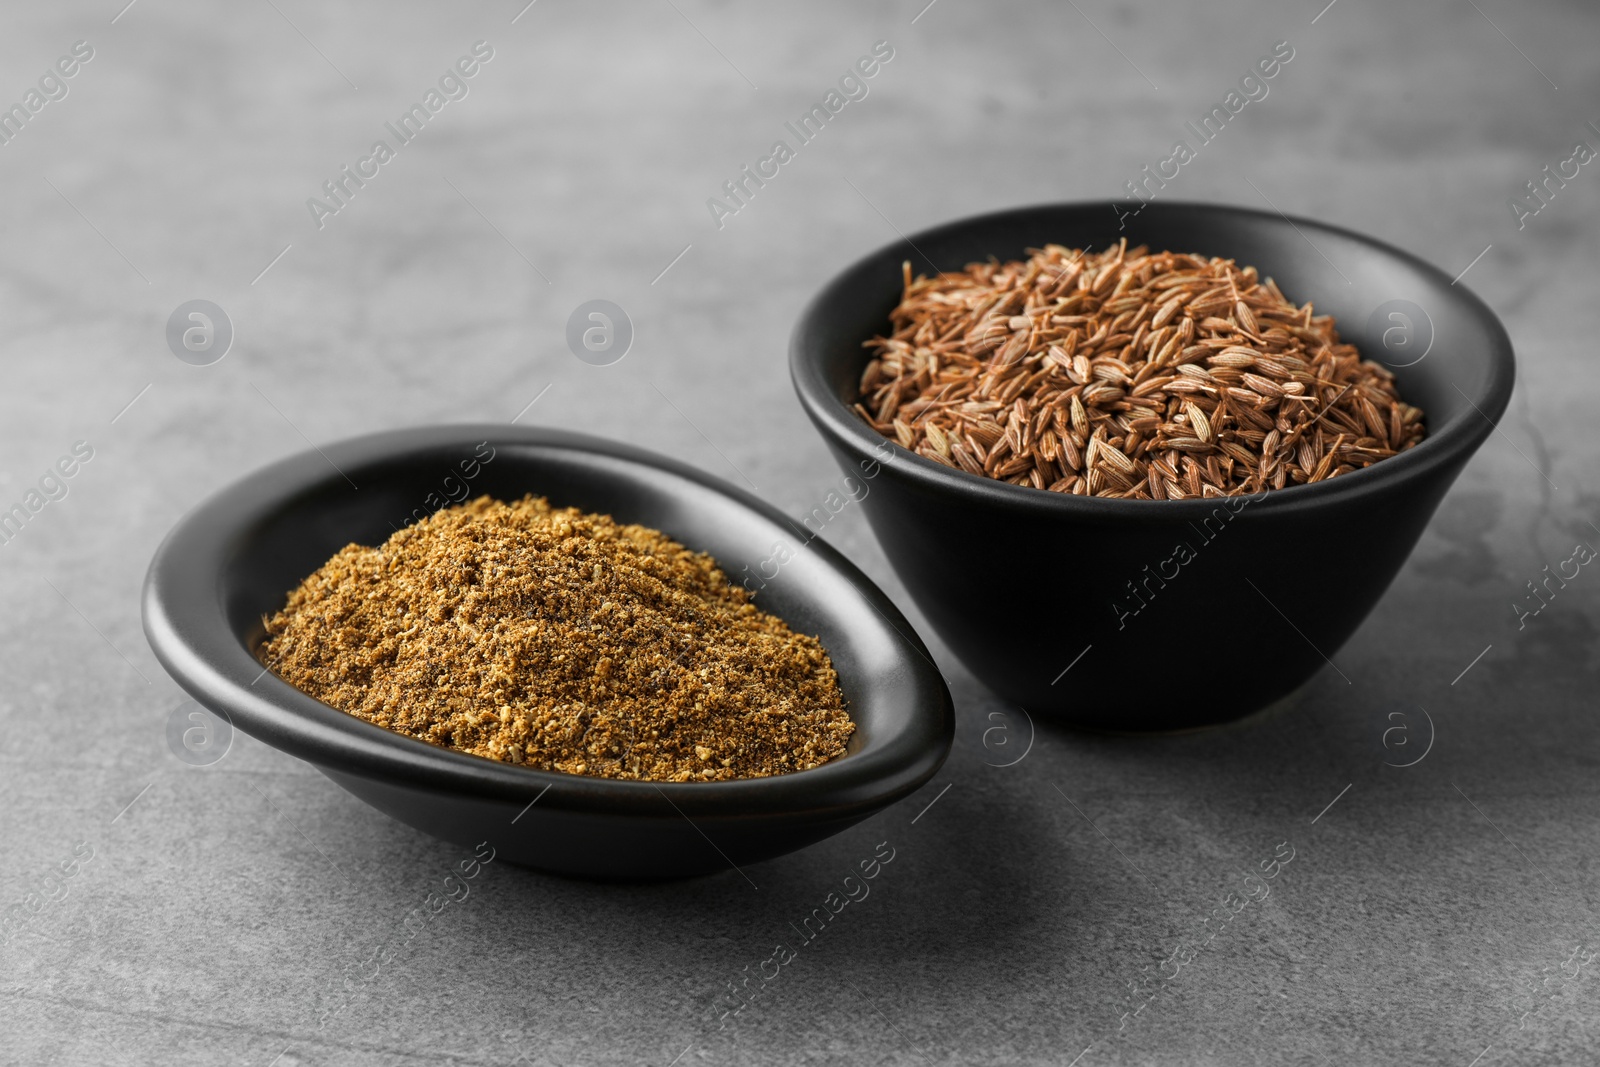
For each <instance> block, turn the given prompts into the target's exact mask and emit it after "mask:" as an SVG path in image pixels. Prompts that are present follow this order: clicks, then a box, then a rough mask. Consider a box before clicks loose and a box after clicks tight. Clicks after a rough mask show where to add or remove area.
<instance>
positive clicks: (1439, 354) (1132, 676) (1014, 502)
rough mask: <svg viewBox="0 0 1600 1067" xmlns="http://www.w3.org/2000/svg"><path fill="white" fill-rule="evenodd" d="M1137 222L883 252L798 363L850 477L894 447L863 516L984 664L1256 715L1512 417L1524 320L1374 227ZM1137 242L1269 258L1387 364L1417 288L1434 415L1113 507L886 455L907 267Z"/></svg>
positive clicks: (825, 300) (1066, 709) (837, 291)
mask: <svg viewBox="0 0 1600 1067" xmlns="http://www.w3.org/2000/svg"><path fill="white" fill-rule="evenodd" d="M1125 221H1126V229H1119V222H1118V218H1117V212H1116V211H1114V210H1113V208H1112V207H1111V205H1110V204H1108V203H1106V202H1104V201H1099V202H1094V203H1077V204H1047V205H1041V206H1035V207H1026V208H1018V209H1013V210H1009V211H1001V212H997V213H995V214H991V215H982V216H978V217H975V218H970V219H962V220H960V221H957V222H952V223H949V224H947V225H944V226H939V227H937V228H934V229H931V230H927V231H925V232H923V233H919V234H916V235H914V236H912V237H910V238H909V239H907V240H904V241H897V242H895V243H893V244H891V245H887V246H885V247H884V248H882V249H879V250H878V251H876V252H874V253H872V254H871V255H869V256H867V257H866V258H864V259H862V260H860V261H859V262H857V263H856V264H855V265H854V266H851V267H849V268H848V269H846V270H845V271H844V272H843V273H841V274H839V275H838V276H837V277H835V278H834V279H833V280H832V281H830V282H829V283H828V284H827V285H826V287H824V288H823V290H822V291H821V292H820V293H819V294H818V295H817V296H816V297H815V298H814V299H813V300H812V302H811V303H810V305H809V306H808V307H807V308H806V309H805V311H804V312H803V313H802V315H801V317H800V320H799V322H798V323H797V325H796V326H795V330H794V334H793V337H792V339H791V342H790V357H789V358H790V372H791V375H792V377H793V380H794V386H795V389H796V391H797V392H798V393H799V395H800V402H801V404H802V405H803V406H804V407H805V410H806V413H807V414H808V415H809V416H810V418H811V420H812V422H813V423H815V424H816V426H817V429H818V430H820V431H821V433H822V435H823V437H824V438H825V439H826V441H827V444H828V447H829V448H830V449H831V450H832V452H833V454H834V456H835V458H836V459H837V460H838V462H839V464H840V466H841V467H843V468H844V469H845V470H846V471H849V472H852V473H853V472H855V471H857V470H860V469H862V468H861V467H860V465H861V464H862V463H870V462H871V461H873V460H874V459H877V460H881V461H882V471H881V472H880V473H879V474H878V476H877V477H875V479H874V481H873V482H872V485H871V493H870V495H869V496H867V498H866V499H865V500H864V501H863V502H862V506H863V507H864V508H865V509H866V512H867V516H868V518H869V520H870V521H871V523H872V527H873V530H874V532H875V534H876V535H877V538H878V541H879V542H880V543H881V544H882V546H883V549H884V552H885V553H886V554H887V555H888V557H889V559H890V561H891V562H892V563H893V565H894V567H895V569H896V570H897V571H898V572H899V574H900V577H901V579H902V580H903V581H904V582H905V585H906V588H907V589H908V590H909V591H910V593H911V596H912V597H913V598H914V599H915V600H916V602H917V604H918V606H919V607H920V608H921V609H922V611H923V612H924V613H925V614H926V615H927V617H928V620H929V622H930V623H931V624H932V625H933V627H934V628H935V630H937V631H938V633H939V635H940V636H941V637H942V638H943V639H944V640H945V642H946V643H947V644H948V645H949V646H950V647H951V649H952V650H954V651H955V653H956V654H957V655H958V656H960V657H961V659H962V661H963V662H964V663H965V664H966V665H967V667H968V668H969V669H970V670H971V671H972V672H973V673H974V674H975V675H977V676H978V677H979V678H980V679H982V680H983V681H984V682H985V683H986V684H987V685H988V686H989V687H990V688H992V689H993V690H994V691H995V692H997V693H999V694H1000V695H1001V696H1002V697H1004V698H1006V699H1007V700H1010V701H1014V702H1015V703H1017V704H1020V705H1022V706H1023V707H1025V708H1027V709H1028V710H1029V711H1034V712H1043V713H1046V714H1054V715H1056V716H1058V717H1060V718H1062V719H1064V720H1068V721H1070V722H1073V723H1076V724H1080V725H1084V726H1089V727H1095V728H1102V729H1121V730H1142V729H1177V728H1185V727H1191V726H1197V725H1203V724H1206V723H1211V722H1219V721H1223V720H1227V719H1231V718H1237V717H1239V716H1241V715H1245V714H1248V713H1250V712H1252V711H1255V710H1257V709H1259V708H1262V707H1264V706H1266V705H1267V704H1269V703H1271V702H1272V701H1273V700H1275V699H1277V698H1278V697H1281V696H1283V695H1285V694H1287V693H1289V692H1291V691H1292V690H1294V689H1295V688H1296V687H1298V686H1300V685H1301V684H1302V683H1304V682H1305V681H1306V680H1307V679H1309V678H1310V677H1311V676H1312V675H1313V674H1314V673H1316V672H1317V671H1318V670H1319V669H1321V668H1323V667H1324V666H1328V665H1329V664H1330V663H1332V661H1331V659H1329V657H1331V656H1333V655H1334V654H1335V653H1336V652H1337V651H1338V649H1339V648H1340V646H1341V645H1343V644H1344V642H1345V641H1346V639H1348V638H1349V637H1350V635H1351V634H1352V633H1354V632H1355V630H1356V628H1357V626H1359V625H1360V623H1361V620H1362V619H1363V618H1365V616H1366V614H1367V613H1368V612H1369V611H1370V610H1372V607H1373V605H1374V604H1376V603H1377V601H1378V599H1379V597H1381V596H1382V595H1383V592H1384V590H1385V589H1386V588H1387V587H1388V585H1389V583H1390V581H1391V580H1393V578H1394V576H1395V574H1396V573H1397V572H1398V571H1399V569H1400V567H1401V565H1402V564H1403V563H1404V562H1405V559H1406V556H1407V555H1408V554H1409V553H1410V551H1411V549H1412V547H1413V546H1414V545H1415V544H1416V541H1417V538H1418V537H1419V536H1420V535H1421V533H1422V530H1423V528H1424V527H1425V526H1426V525H1427V523H1428V520H1429V518H1430V517H1431V516H1432V515H1433V512H1434V509H1435V508H1436V507H1437V506H1438V504H1439V501H1440V499H1441V498H1442V497H1443V496H1444V494H1445V491H1446V490H1447V489H1449V487H1450V484H1451V482H1453V481H1454V480H1455V477H1456V475H1457V474H1458V473H1459V472H1460V471H1461V468H1462V466H1463V465H1464V464H1465V463H1466V462H1467V460H1468V458H1470V457H1471V455H1472V453H1473V452H1474V451H1475V450H1476V449H1477V447H1478V446H1479V445H1481V444H1482V443H1483V441H1484V439H1485V438H1486V437H1488V436H1489V433H1490V431H1491V430H1492V429H1493V428H1494V424H1495V422H1496V420H1498V419H1499V418H1500V415H1501V413H1502V412H1504V410H1505V407H1506V403H1507V401H1508V400H1509V399H1510V396H1511V386H1512V380H1513V377H1514V365H1513V360H1512V352H1511V341H1510V339H1509V338H1508V337H1507V336H1506V332H1505V329H1504V328H1503V327H1502V326H1501V325H1500V323H1499V321H1498V320H1497V319H1496V318H1495V316H1494V313H1493V312H1491V311H1490V310H1489V308H1488V307H1487V306H1485V305H1484V303H1483V302H1482V301H1481V300H1479V299H1478V298H1477V297H1475V296H1473V295H1472V294H1471V293H1469V292H1467V291H1466V290H1465V289H1463V288H1462V287H1461V286H1459V285H1452V283H1451V279H1450V277H1449V275H1446V274H1444V273H1442V272H1441V271H1439V270H1437V269H1435V268H1434V267H1432V266H1429V265H1428V264H1427V263H1424V262H1423V261H1422V260H1420V259H1418V258H1416V257H1415V256H1412V255H1410V254H1408V253H1406V252H1402V251H1400V250H1399V249H1397V248H1393V247H1390V246H1389V245H1385V244H1383V243H1381V242H1379V241H1375V240H1373V239H1371V238H1369V237H1364V236H1361V235H1360V234H1356V233H1352V232H1350V231H1348V230H1343V229H1339V228H1336V227H1332V226H1326V225H1323V224H1321V223H1317V222H1312V221H1310V220H1308V219H1290V218H1287V217H1285V216H1282V215H1278V214H1275V213H1268V212H1262V211H1251V210H1247V209H1243V208H1235V207H1224V206H1218V205H1211V204H1186V203H1171V202H1161V201H1156V202H1153V203H1151V204H1149V205H1147V206H1146V207H1145V208H1144V210H1143V211H1142V212H1141V213H1140V214H1138V215H1137V216H1134V217H1132V218H1129V219H1127V220H1125ZM1122 237H1126V238H1127V239H1128V241H1129V243H1130V244H1146V245H1149V246H1150V247H1151V248H1152V249H1154V250H1173V251H1179V252H1197V253H1203V254H1206V255H1214V256H1225V257H1230V258H1232V259H1235V260H1237V261H1238V262H1239V263H1240V264H1242V265H1254V266H1255V267H1257V268H1259V270H1260V271H1261V274H1262V276H1263V277H1271V278H1274V279H1276V280H1277V282H1278V285H1279V287H1280V288H1282V290H1283V292H1284V293H1285V295H1287V296H1288V297H1289V298H1290V299H1291V300H1296V301H1299V302H1302V303H1304V302H1306V301H1314V302H1315V304H1316V308H1317V311H1318V313H1331V314H1333V315H1334V316H1336V318H1337V320H1338V325H1339V329H1340V333H1341V335H1342V336H1343V338H1344V339H1345V340H1347V341H1351V342H1354V343H1355V344H1356V345H1358V346H1359V347H1360V348H1361V350H1362V352H1363V353H1364V354H1366V355H1367V356H1368V358H1372V354H1373V353H1378V354H1387V353H1386V351H1385V349H1384V348H1383V346H1382V340H1381V339H1382V333H1383V329H1384V328H1386V327H1387V326H1389V325H1390V322H1389V321H1388V320H1387V319H1386V318H1385V319H1383V321H1381V322H1377V323H1369V322H1368V319H1369V316H1371V315H1372V314H1373V313H1374V312H1375V310H1376V309H1377V308H1378V307H1379V305H1381V304H1383V303H1385V302H1386V301H1389V300H1392V299H1399V300H1408V301H1412V302H1413V303H1415V304H1416V305H1417V306H1419V307H1420V308H1422V309H1423V311H1424V312H1425V314H1426V316H1427V317H1428V318H1429V319H1431V323H1432V334H1433V337H1432V347H1431V349H1429V350H1428V351H1427V354H1426V356H1425V357H1424V358H1422V359H1421V360H1420V361H1418V362H1416V363H1414V364H1413V365H1411V366H1403V367H1394V368H1393V370H1394V373H1395V377H1396V379H1397V385H1398V388H1399V390H1400V393H1401V395H1402V396H1403V397H1404V398H1405V399H1406V400H1407V401H1409V402H1410V403H1413V404H1416V405H1417V406H1419V407H1421V408H1422V409H1423V411H1424V412H1425V413H1426V416H1427V427H1428V436H1427V438H1426V439H1424V440H1423V441H1422V442H1421V443H1420V444H1419V445H1418V446H1417V447H1415V448H1413V449H1410V450H1408V451H1406V452H1404V453H1402V454H1401V455H1398V456H1395V457H1392V458H1390V459H1386V460H1383V461H1381V462H1379V463H1376V464H1374V465H1373V466H1371V467H1368V468H1365V469H1363V470H1359V471H1355V472H1352V473H1350V474H1345V475H1341V476H1339V477H1337V478H1333V479H1330V480H1328V481H1325V482H1320V483H1317V484H1312V485H1302V486H1287V487H1285V488H1284V489H1282V490H1280V491H1277V492H1272V493H1268V494H1266V495H1265V496H1264V497H1262V498H1259V499H1255V498H1252V499H1249V501H1248V502H1247V503H1245V502H1243V501H1244V499H1245V498H1232V499H1231V500H1228V501H1222V500H1209V501H1152V500H1108V499H1103V498H1097V497H1080V496H1069V495H1063V494H1060V493H1051V492H1047V491H1044V490H1037V489H1032V488H1023V487H1019V486H1014V485H1009V484H1006V483H1004V482H999V481H995V480H992V479H988V478H981V477H978V476H975V475H971V474H967V473H966V472H964V471H961V470H954V469H951V468H949V467H945V466H942V465H940V464H938V463H935V462H933V461H931V460H928V459H924V458H923V457H921V456H918V455H916V454H914V453H912V452H909V451H907V450H905V449H902V448H900V447H898V446H895V447H893V448H892V449H886V448H883V447H882V446H883V445H884V438H883V437H881V436H880V435H879V434H878V433H877V432H876V431H874V430H873V429H872V428H871V427H870V426H868V425H867V424H866V423H865V422H863V421H862V420H861V419H860V418H859V417H858V416H857V415H856V414H855V413H854V412H853V411H852V410H851V409H850V407H849V405H850V403H851V402H852V401H853V400H854V399H855V397H856V395H857V386H858V383H859V381H860V375H861V372H862V370H863V369H864V367H865V365H866V363H867V360H868V354H867V352H866V351H865V350H864V349H863V348H862V342H863V341H866V340H867V339H868V338H871V337H873V336H875V335H878V334H883V333H886V332H887V331H888V328H889V320H888V316H889V312H890V310H891V309H893V308H894V306H895V305H896V304H897V303H898V302H899V299H900V296H901V285H902V281H901V273H900V269H901V267H900V265H901V263H902V262H903V261H905V260H910V261H911V263H912V268H913V270H914V271H916V272H921V273H927V272H929V270H930V269H938V270H952V269H960V268H961V267H963V266H965V265H966V264H967V263H970V262H973V261H976V260H983V259H987V258H988V257H990V256H994V257H997V258H999V259H1001V260H1006V259H1015V258H1021V257H1024V256H1025V255H1026V250H1027V249H1028V248H1037V247H1040V246H1042V245H1044V244H1046V243H1058V244H1063V245H1066V246H1068V247H1089V248H1102V247H1105V246H1106V245H1108V244H1111V243H1114V242H1115V241H1117V240H1118V239H1119V238H1122ZM1417 326H1418V331H1417V333H1416V334H1415V336H1416V337H1418V338H1419V339H1420V338H1421V336H1422V328H1423V325H1422V323H1421V322H1420V321H1419V322H1418V323H1417ZM1418 343H1421V342H1420V340H1419V342H1418ZM1411 358H1413V357H1410V356H1409V355H1408V356H1407V357H1406V359H1407V361H1409V360H1410V359H1411ZM885 453H887V455H885ZM866 469H874V468H870V467H869V468H866ZM1180 545H1181V546H1184V550H1180V549H1179V546H1180ZM1334 669H1337V668H1334Z"/></svg>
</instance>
